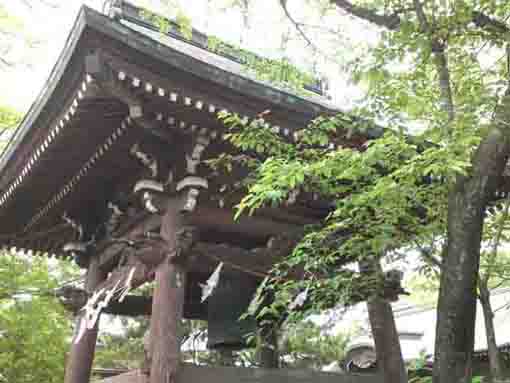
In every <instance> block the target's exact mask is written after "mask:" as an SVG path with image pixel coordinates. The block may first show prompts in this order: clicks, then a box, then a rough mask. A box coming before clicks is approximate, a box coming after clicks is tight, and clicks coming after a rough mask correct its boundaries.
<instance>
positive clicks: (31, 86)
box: [0, 0, 377, 112]
mask: <svg viewBox="0 0 510 383" xmlns="http://www.w3.org/2000/svg"><path fill="white" fill-rule="evenodd" d="M166 1H167V2H168V1H169V0H166ZM170 1H173V2H175V6H173V7H169V6H164V5H162V4H161V0H145V1H144V0H132V2H134V3H138V4H139V5H148V4H149V3H150V7H151V9H153V10H155V11H160V12H162V13H164V14H165V15H169V16H176V14H177V11H176V10H179V12H183V13H185V14H186V16H187V17H189V18H190V20H191V22H192V24H193V26H194V27H196V28H197V29H199V30H201V31H203V32H206V33H208V34H212V35H215V36H218V37H220V38H222V39H224V40H227V41H230V42H232V43H234V44H238V45H239V44H240V45H241V46H243V47H244V48H247V49H249V50H252V51H254V52H257V53H259V54H261V55H264V56H266V57H273V58H274V57H282V56H287V57H288V58H290V59H291V60H292V61H293V63H295V64H296V65H297V66H301V67H302V68H306V69H309V68H311V67H313V65H314V64H315V67H316V68H317V71H318V73H319V74H320V75H324V76H326V77H327V78H328V79H329V81H330V83H331V86H330V88H331V89H332V91H331V96H332V98H333V100H332V101H333V102H334V103H336V104H337V105H342V106H344V107H345V106H346V105H352V102H353V100H355V99H358V98H360V97H361V96H362V92H361V91H360V89H359V88H357V87H356V86H353V85H352V84H350V83H349V81H348V76H347V75H346V74H345V72H344V70H345V69H346V68H345V66H346V65H347V64H346V62H347V61H348V60H349V59H352V58H353V56H352V55H353V49H350V48H352V47H361V46H362V45H366V44H367V43H369V44H370V43H374V42H375V41H376V40H377V33H376V32H375V31H373V30H370V29H369V28H368V27H366V26H363V25H360V24H359V23H357V22H353V21H352V19H350V18H348V17H347V16H342V15H341V14H339V13H338V12H330V13H328V14H326V15H325V16H323V18H322V19H320V18H319V14H318V13H317V12H316V10H315V8H313V9H312V8H309V7H306V6H305V5H304V4H305V3H304V0H294V1H290V2H289V10H290V11H291V12H292V14H293V16H294V17H295V18H296V19H297V20H305V21H306V22H307V23H309V24H310V27H309V28H308V29H307V34H308V35H309V36H310V37H312V38H313V40H314V44H316V45H317V46H318V47H320V49H321V52H324V55H322V56H321V55H313V54H310V51H311V50H310V47H307V46H306V44H305V43H304V41H303V40H302V39H301V38H300V37H299V36H298V35H297V32H296V30H295V28H294V27H293V25H292V24H290V22H289V21H288V20H287V19H286V17H285V16H284V14H283V12H282V10H281V8H280V7H279V5H278V1H276V0H258V1H252V2H251V4H252V5H251V6H250V7H251V8H250V11H249V18H248V20H249V23H248V28H246V27H244V24H243V18H242V16H241V12H240V10H239V9H237V8H232V7H226V5H227V3H228V2H229V1H228V0H214V1H212V2H211V1H209V0H193V2H191V1H189V0H188V1H187V0H170ZM103 2H104V0H0V7H4V8H5V9H7V11H8V12H9V13H10V14H12V15H14V16H16V18H17V19H18V23H19V24H20V25H21V26H22V30H23V36H24V37H28V40H29V41H33V42H35V44H34V46H33V47H31V48H29V47H27V44H26V43H25V42H24V41H17V42H16V43H12V44H10V48H11V49H10V50H9V52H7V56H6V57H8V58H9V59H10V61H14V62H16V63H29V64H28V65H24V64H19V65H14V66H13V67H11V68H6V67H0V84H2V85H1V88H2V89H8V90H9V91H8V92H4V91H2V92H0V103H1V104H3V105H8V106H11V107H13V108H15V109H17V110H18V111H20V112H25V111H26V110H27V109H28V107H29V106H30V104H31V103H32V101H33V100H34V99H35V97H36V95H37V94H38V93H39V91H40V90H41V89H42V87H43V85H44V82H45V81H46V79H47V77H48V76H49V74H50V72H51V69H52V67H53V65H54V64H55V62H56V60H57V58H58V55H59V53H60V51H61V50H62V47H63V45H64V42H65V40H66V38H67V35H68V34H69V32H70V30H71V27H72V25H73V22H74V20H75V18H76V16H77V14H78V11H79V9H80V7H81V6H82V5H87V6H89V7H92V8H94V9H96V10H101V9H102V6H103ZM230 2H231V1H230ZM211 3H213V4H214V5H211ZM326 24H327V25H333V26H335V29H338V31H339V32H340V34H332V33H329V32H327V33H326V31H325V28H326V27H325V26H324V25H326ZM337 25H338V26H339V27H338V28H337V27H336V26H337ZM335 32H336V31H335ZM360 32H361V33H360ZM283 35H289V36H290V37H291V38H290V40H289V41H288V42H287V44H286V49H285V53H282V49H281V47H282V36H283ZM340 35H341V37H339V36H340ZM0 37H1V36H0ZM356 39H357V40H356ZM1 53H2V52H0V54H1ZM326 55H330V56H336V61H332V59H331V57H325V56H326Z"/></svg>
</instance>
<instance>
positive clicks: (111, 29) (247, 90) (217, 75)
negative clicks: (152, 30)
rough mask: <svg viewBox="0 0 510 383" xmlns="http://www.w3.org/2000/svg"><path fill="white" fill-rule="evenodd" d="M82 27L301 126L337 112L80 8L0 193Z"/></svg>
mask: <svg viewBox="0 0 510 383" xmlns="http://www.w3.org/2000/svg"><path fill="white" fill-rule="evenodd" d="M87 29H92V30H94V31H96V32H99V33H101V34H102V35H104V36H106V37H109V38H111V39H112V40H115V41H118V42H120V43H122V44H124V45H125V46H127V47H129V48H132V49H135V50H137V51H138V52H140V53H142V54H144V55H146V56H148V57H151V58H153V59H154V60H156V61H158V62H160V63H161V62H162V63H164V64H167V65H168V66H170V67H174V68H176V69H178V70H181V71H183V72H187V73H189V74H190V75H192V76H196V77H199V78H202V79H203V80H204V81H208V82H213V83H216V84H218V85H220V86H222V87H224V88H225V89H226V90H228V89H230V90H231V91H233V92H235V93H237V94H241V95H243V96H246V97H249V98H256V99H259V100H261V101H262V102H267V105H268V107H271V106H276V107H280V108H282V109H286V110H288V111H289V113H296V114H297V115H298V116H299V117H300V119H301V120H302V121H303V123H304V124H306V122H307V121H309V120H310V119H312V118H313V117H316V116H317V115H319V114H321V113H337V112H339V111H338V110H335V109H334V108H333V107H332V106H331V105H328V104H326V103H321V102H318V101H317V100H316V99H314V100H311V99H307V98H306V97H305V96H301V95H296V94H292V93H290V92H288V91H285V90H282V89H278V88H276V87H274V86H271V85H269V84H267V83H264V82H261V81H258V80H255V79H253V78H249V77H247V76H243V75H241V74H239V73H232V72H229V71H227V70H223V69H221V68H219V67H218V66H216V65H212V64H210V63H208V62H205V61H203V60H201V59H200V58H197V57H193V56H191V55H189V54H186V53H183V52H181V51H178V50H176V49H172V48H171V47H169V46H166V45H164V44H161V43H159V42H157V41H155V40H154V39H152V38H150V37H147V36H146V35H144V34H142V33H140V32H137V31H135V30H133V29H131V28H129V27H127V26H125V25H123V24H121V23H119V22H117V21H115V20H112V19H110V18H108V17H106V16H104V15H102V14H100V13H98V12H96V11H94V10H92V9H90V8H88V7H86V6H84V7H82V8H81V10H80V12H79V14H78V17H77V19H76V21H75V23H74V26H73V28H72V30H71V33H70V35H69V37H68V39H67V41H66V44H65V46H64V49H63V50H62V53H61V55H60V57H59V59H58V61H57V63H56V65H55V66H54V68H53V70H52V72H51V75H50V76H49V78H48V80H47V81H46V83H45V85H44V87H43V89H42V91H41V92H40V94H39V96H38V97H37V98H36V100H35V102H34V103H33V104H32V106H31V108H30V109H29V111H28V113H27V114H26V115H25V118H24V119H23V121H22V123H21V124H20V127H19V128H18V129H17V131H16V133H15V134H14V135H13V137H12V139H11V140H10V142H9V144H8V146H7V148H6V150H5V151H4V153H3V155H2V156H1V157H0V174H1V176H0V190H3V189H5V186H6V184H7V183H8V182H9V181H10V180H11V179H12V177H13V174H10V173H9V172H6V170H7V169H9V168H10V167H12V165H13V162H15V161H13V160H14V157H16V154H18V153H17V149H18V148H19V147H21V146H23V145H24V144H28V142H27V141H28V140H27V137H28V136H29V132H31V134H34V133H35V132H34V126H37V127H39V126H44V125H47V123H48V122H46V123H45V122H44V121H41V115H42V113H43V112H44V109H45V108H46V107H47V105H49V104H50V103H52V102H53V101H54V98H55V94H56V93H57V91H56V90H57V87H58V86H59V85H61V84H62V82H63V77H64V74H65V72H66V70H68V69H69V62H70V61H71V58H72V57H73V55H75V53H76V47H77V46H78V44H79V42H80V40H81V39H82V38H83V36H84V34H85V33H84V32H85V31H86V30H87ZM259 112H260V111H259ZM35 130H37V129H35ZM14 167H17V166H14Z"/></svg>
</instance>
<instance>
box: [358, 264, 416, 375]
mask: <svg viewBox="0 0 510 383" xmlns="http://www.w3.org/2000/svg"><path fill="white" fill-rule="evenodd" d="M360 270H361V272H363V273H365V274H367V276H369V277H373V276H374V275H375V276H377V275H380V276H382V275H383V272H382V268H381V265H380V263H379V261H373V262H371V263H361V262H360ZM367 309H368V319H369V321H370V327H371V329H372V336H373V337H374V343H375V351H376V355H377V369H378V370H379V371H380V373H381V376H382V377H383V380H384V382H385V383H407V371H406V367H405V364H404V358H403V357H402V350H401V348H400V340H399V337H398V332H397V327H396V325H395V318H394V317H393V310H392V308H391V304H390V303H389V302H388V301H387V300H385V299H383V298H381V297H380V296H377V295H375V294H374V295H373V296H372V297H370V298H369V299H368V300H367Z"/></svg>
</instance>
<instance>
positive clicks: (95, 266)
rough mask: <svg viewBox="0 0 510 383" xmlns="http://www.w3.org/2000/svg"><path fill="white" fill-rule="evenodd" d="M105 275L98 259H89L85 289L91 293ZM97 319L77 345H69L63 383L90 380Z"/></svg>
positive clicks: (78, 324) (79, 320)
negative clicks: (69, 349) (69, 350)
mask: <svg viewBox="0 0 510 383" xmlns="http://www.w3.org/2000/svg"><path fill="white" fill-rule="evenodd" d="M105 278H106V274H105V273H103V272H102V271H101V269H100V268H99V258H98V257H94V258H92V259H91V261H90V264H89V268H88V271H87V277H86V282H85V287H86V289H87V291H88V292H89V293H90V292H92V291H93V290H94V289H95V288H96V287H97V286H98V285H99V284H100V283H101V282H102V281H103V280H104V279H105ZM82 320H83V317H82V316H80V317H78V319H77V322H76V329H79V328H80V323H81V321H82ZM98 325H99V319H98V320H97V322H96V324H95V326H94V328H92V329H90V330H85V334H84V335H83V336H82V338H81V339H80V340H79V342H77V343H73V344H72V345H71V352H70V354H69V357H68V359H67V366H66V371H65V379H64V382H65V383H88V382H89V380H90V375H91V370H92V362H93V360H94V352H95V348H96V340H97V333H98Z"/></svg>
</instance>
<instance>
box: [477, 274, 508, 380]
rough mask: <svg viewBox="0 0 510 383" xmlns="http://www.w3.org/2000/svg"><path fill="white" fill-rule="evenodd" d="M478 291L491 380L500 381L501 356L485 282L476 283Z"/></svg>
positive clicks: (484, 280) (501, 374)
mask: <svg viewBox="0 0 510 383" xmlns="http://www.w3.org/2000/svg"><path fill="white" fill-rule="evenodd" d="M478 289H479V290H480V295H479V297H478V298H479V300H480V303H481V305H482V311H483V319H484V322H485V334H486V336H487V350H488V353H489V366H490V370H491V377H492V380H493V381H495V380H498V379H501V378H502V376H503V368H502V365H501V356H500V353H499V350H498V345H497V343H496V331H495V329H494V312H493V311H492V307H491V301H490V291H489V287H488V286H487V280H486V279H484V278H480V281H479V283H478Z"/></svg>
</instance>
